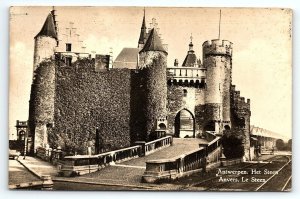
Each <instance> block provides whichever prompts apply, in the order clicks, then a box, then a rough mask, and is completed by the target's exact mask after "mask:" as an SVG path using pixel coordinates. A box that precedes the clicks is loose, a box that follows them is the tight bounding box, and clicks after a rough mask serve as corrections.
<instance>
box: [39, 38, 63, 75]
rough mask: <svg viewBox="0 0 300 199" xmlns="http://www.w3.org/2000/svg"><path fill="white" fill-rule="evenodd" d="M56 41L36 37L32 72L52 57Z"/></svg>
mask: <svg viewBox="0 0 300 199" xmlns="http://www.w3.org/2000/svg"><path fill="white" fill-rule="evenodd" d="M56 44H57V42H56V39H54V38H52V37H48V36H38V37H36V38H35V41H34V56H33V71H35V70H36V68H37V66H38V65H39V63H41V62H42V61H43V60H45V59H49V58H51V57H53V55H54V51H55V47H56Z"/></svg>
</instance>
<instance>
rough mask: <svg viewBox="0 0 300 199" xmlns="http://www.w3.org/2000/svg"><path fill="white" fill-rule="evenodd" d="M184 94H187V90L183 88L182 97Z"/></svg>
mask: <svg viewBox="0 0 300 199" xmlns="http://www.w3.org/2000/svg"><path fill="white" fill-rule="evenodd" d="M186 96H187V90H186V89H183V97H186Z"/></svg>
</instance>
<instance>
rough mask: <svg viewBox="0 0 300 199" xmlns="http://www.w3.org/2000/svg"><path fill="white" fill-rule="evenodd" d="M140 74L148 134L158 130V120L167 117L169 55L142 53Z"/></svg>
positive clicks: (157, 52)
mask: <svg viewBox="0 0 300 199" xmlns="http://www.w3.org/2000/svg"><path fill="white" fill-rule="evenodd" d="M139 56H140V63H139V74H140V76H141V77H142V78H143V80H142V85H143V86H144V88H145V91H146V92H145V95H146V96H145V103H144V110H145V119H146V132H147V134H148V137H149V138H150V137H151V136H150V134H151V133H153V132H154V131H155V130H156V126H157V125H156V124H157V119H158V118H166V116H167V110H166V107H167V73H166V68H167V54H166V53H164V52H161V51H146V52H141V53H140V55H139Z"/></svg>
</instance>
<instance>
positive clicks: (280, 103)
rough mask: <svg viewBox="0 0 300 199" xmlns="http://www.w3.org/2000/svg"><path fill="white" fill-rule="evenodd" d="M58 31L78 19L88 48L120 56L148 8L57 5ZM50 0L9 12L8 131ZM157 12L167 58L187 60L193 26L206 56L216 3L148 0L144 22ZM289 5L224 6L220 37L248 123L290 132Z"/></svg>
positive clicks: (25, 93) (20, 110)
mask: <svg viewBox="0 0 300 199" xmlns="http://www.w3.org/2000/svg"><path fill="white" fill-rule="evenodd" d="M56 9H57V14H58V21H59V28H60V31H61V33H62V32H64V31H65V28H66V27H67V26H68V24H69V22H74V27H76V28H77V30H76V31H77V33H79V34H80V38H81V40H83V41H84V43H85V45H86V52H91V51H96V52H97V53H104V54H107V53H108V52H109V51H110V48H113V54H114V57H116V56H117V55H118V54H119V52H120V51H121V49H122V48H123V47H137V42H138V38H139V33H140V27H141V23H142V16H143V8H141V7H131V8H113V7H112V8H99V7H75V8H74V7H56ZM50 10H51V7H13V8H12V9H11V15H10V19H11V21H10V31H11V32H10V42H11V43H10V55H11V56H10V93H9V103H10V107H9V131H10V133H14V134H15V127H14V125H15V121H16V120H17V119H19V120H27V119H28V107H29V105H28V101H29V96H30V85H31V80H32V70H33V69H32V67H33V66H32V65H33V49H34V39H33V38H34V36H35V35H36V34H37V33H38V32H39V31H40V29H41V27H42V25H43V23H44V21H45V19H46V17H47V15H48V14H49V12H50ZM153 17H155V18H156V20H157V23H158V26H159V28H160V33H161V34H162V38H163V43H166V44H168V48H169V55H168V64H169V66H172V65H173V61H174V59H175V58H177V59H178V60H179V63H180V64H182V61H183V60H184V58H185V55H186V53H187V50H188V44H189V41H190V35H191V33H192V34H193V43H194V50H195V53H196V55H197V57H198V58H201V60H202V49H201V46H202V43H203V42H204V41H206V40H211V39H216V38H217V37H218V20H219V9H216V8H209V9H207V8H146V21H147V26H148V27H149V23H150V22H151V19H152V18H153ZM290 22H291V12H290V11H289V10H282V9H228V8H226V9H222V20H221V39H226V40H229V41H231V42H233V44H234V47H233V73H232V75H233V84H235V85H236V88H237V89H238V90H240V91H241V96H243V97H245V98H250V99H251V111H252V115H251V124H252V125H255V126H259V127H262V128H265V129H268V130H271V131H274V132H277V133H280V134H282V135H285V136H288V137H290V136H291V132H292V119H291V118H292V114H291V110H292V109H291V108H292V104H291V100H292V97H291V95H292V89H291V83H292V66H291V38H290V28H291V24H290Z"/></svg>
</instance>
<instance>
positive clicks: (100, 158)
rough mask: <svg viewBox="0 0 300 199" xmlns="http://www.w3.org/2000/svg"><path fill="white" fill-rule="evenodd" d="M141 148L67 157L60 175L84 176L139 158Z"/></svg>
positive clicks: (62, 162)
mask: <svg viewBox="0 0 300 199" xmlns="http://www.w3.org/2000/svg"><path fill="white" fill-rule="evenodd" d="M140 150H141V146H133V147H128V148H124V149H119V150H115V151H110V152H106V153H102V154H98V155H77V156H66V157H65V158H64V160H63V161H60V162H59V163H60V167H59V170H60V171H59V173H60V175H62V176H75V175H83V174H86V173H92V172H95V171H98V170H99V169H101V168H104V167H106V166H107V165H113V164H115V163H119V162H122V161H126V160H130V159H133V158H136V157H139V153H140Z"/></svg>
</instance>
